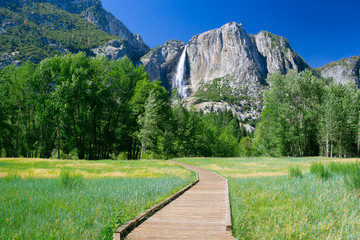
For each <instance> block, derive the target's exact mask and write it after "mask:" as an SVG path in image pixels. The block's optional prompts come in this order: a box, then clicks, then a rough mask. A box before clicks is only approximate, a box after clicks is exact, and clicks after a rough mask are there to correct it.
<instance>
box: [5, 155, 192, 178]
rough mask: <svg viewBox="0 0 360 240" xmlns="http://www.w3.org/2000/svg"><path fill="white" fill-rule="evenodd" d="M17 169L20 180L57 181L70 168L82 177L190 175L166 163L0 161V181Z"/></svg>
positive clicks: (151, 161)
mask: <svg viewBox="0 0 360 240" xmlns="http://www.w3.org/2000/svg"><path fill="white" fill-rule="evenodd" d="M13 169H16V171H17V173H18V175H19V176H21V177H22V178H28V177H30V178H57V177H58V176H59V175H60V171H61V169H71V170H73V171H75V172H76V173H79V174H81V175H82V176H84V178H106V177H110V178H112V177H140V178H143V177H149V178H159V177H163V176H167V175H169V176H174V177H180V178H186V177H188V176H189V174H190V172H189V171H187V170H186V169H183V168H179V167H178V166H176V164H172V163H168V162H166V161H156V160H146V161H109V160H104V161H93V162H90V161H83V160H52V159H11V158H10V159H4V158H0V178H1V177H6V176H7V175H8V174H9V171H11V170H13Z"/></svg>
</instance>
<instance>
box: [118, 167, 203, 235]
mask: <svg viewBox="0 0 360 240" xmlns="http://www.w3.org/2000/svg"><path fill="white" fill-rule="evenodd" d="M198 182H199V176H198V174H196V181H194V182H193V183H191V184H189V185H188V186H186V187H184V188H183V189H181V190H180V191H178V192H177V193H175V194H174V195H172V196H170V197H168V198H166V199H165V200H164V201H162V202H161V203H158V204H156V205H155V206H153V207H152V208H150V209H148V210H147V211H145V212H143V213H141V214H139V215H138V216H137V217H135V218H134V219H132V220H130V221H128V222H127V223H125V224H124V225H122V226H120V227H119V228H117V229H116V231H115V232H114V234H113V239H114V240H122V239H125V237H126V236H127V234H128V233H129V232H131V231H132V230H133V229H134V228H136V227H137V226H138V225H140V224H141V223H142V222H143V221H145V220H146V219H147V218H149V217H151V216H152V215H154V214H155V213H156V212H157V211H159V210H160V209H162V208H163V207H165V206H166V205H167V204H169V203H170V202H172V201H173V200H174V199H176V198H178V197H179V196H181V195H182V194H183V193H184V192H186V191H187V190H189V189H190V188H191V187H193V186H194V185H195V184H197V183H198Z"/></svg>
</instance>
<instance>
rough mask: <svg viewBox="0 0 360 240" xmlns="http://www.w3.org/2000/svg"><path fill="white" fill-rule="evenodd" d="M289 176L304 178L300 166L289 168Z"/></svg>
mask: <svg viewBox="0 0 360 240" xmlns="http://www.w3.org/2000/svg"><path fill="white" fill-rule="evenodd" d="M289 177H292V178H302V177H303V174H302V171H301V170H300V168H299V167H291V168H289Z"/></svg>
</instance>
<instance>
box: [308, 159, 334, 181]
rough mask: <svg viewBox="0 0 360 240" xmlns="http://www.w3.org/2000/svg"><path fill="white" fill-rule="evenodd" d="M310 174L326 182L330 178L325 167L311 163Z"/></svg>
mask: <svg viewBox="0 0 360 240" xmlns="http://www.w3.org/2000/svg"><path fill="white" fill-rule="evenodd" d="M310 173H312V174H314V175H315V176H316V177H317V178H320V179H323V180H326V179H328V178H330V177H331V173H330V171H329V169H328V168H327V167H325V165H324V164H322V163H317V162H315V163H312V164H311V166H310Z"/></svg>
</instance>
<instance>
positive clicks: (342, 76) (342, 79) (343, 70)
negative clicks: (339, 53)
mask: <svg viewBox="0 0 360 240" xmlns="http://www.w3.org/2000/svg"><path fill="white" fill-rule="evenodd" d="M317 70H318V71H319V72H320V74H321V75H322V76H323V77H325V78H333V80H334V82H335V83H341V84H345V83H348V82H352V83H355V84H356V85H357V86H358V87H360V56H358V57H349V58H344V59H341V60H340V61H336V62H332V63H329V64H327V65H325V66H324V67H322V68H319V69H317Z"/></svg>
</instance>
